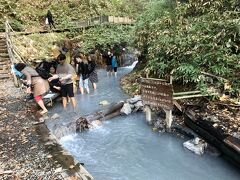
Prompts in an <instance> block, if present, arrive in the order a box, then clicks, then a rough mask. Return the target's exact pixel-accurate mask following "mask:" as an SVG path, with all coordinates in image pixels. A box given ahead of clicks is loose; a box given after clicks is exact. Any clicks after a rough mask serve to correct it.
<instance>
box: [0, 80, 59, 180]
mask: <svg viewBox="0 0 240 180" xmlns="http://www.w3.org/2000/svg"><path fill="white" fill-rule="evenodd" d="M24 96H25V94H24V92H22V91H20V90H19V89H17V88H16V87H15V86H14V85H13V82H12V80H10V79H8V80H5V81H1V87H0V114H1V116H0V132H1V136H0V155H1V156H0V179H60V180H61V179H63V178H62V176H61V175H60V174H59V173H58V171H59V168H61V165H60V164H59V163H58V162H57V161H55V160H53V158H52V155H51V154H50V153H49V152H48V151H47V150H46V147H45V145H44V144H43V143H42V142H41V137H40V135H39V134H38V132H37V130H36V125H34V122H36V117H35V116H34V115H35V114H36V111H37V109H36V105H35V103H34V102H33V103H29V102H26V101H23V99H24Z"/></svg>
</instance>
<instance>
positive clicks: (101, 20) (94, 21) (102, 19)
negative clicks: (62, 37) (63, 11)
mask: <svg viewBox="0 0 240 180" xmlns="http://www.w3.org/2000/svg"><path fill="white" fill-rule="evenodd" d="M133 23H135V20H134V19H131V18H129V17H115V16H99V17H94V18H91V19H87V20H83V21H75V22H74V24H75V26H76V27H80V28H81V27H82V28H84V27H91V26H96V25H100V24H125V25H131V24H133Z"/></svg>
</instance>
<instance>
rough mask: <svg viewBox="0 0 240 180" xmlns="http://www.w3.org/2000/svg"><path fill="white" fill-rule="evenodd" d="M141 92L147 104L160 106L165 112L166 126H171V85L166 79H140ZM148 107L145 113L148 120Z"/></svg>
mask: <svg viewBox="0 0 240 180" xmlns="http://www.w3.org/2000/svg"><path fill="white" fill-rule="evenodd" d="M141 93H142V100H143V103H144V104H145V105H147V106H154V107H161V108H163V110H164V111H165V113H166V123H167V128H171V124H172V109H173V87H172V84H171V83H167V82H166V80H162V79H154V78H142V79H141ZM149 109H150V108H147V111H146V114H147V117H148V119H147V120H148V121H149V114H151V112H149V111H150V110H149Z"/></svg>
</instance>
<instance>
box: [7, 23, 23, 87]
mask: <svg viewBox="0 0 240 180" xmlns="http://www.w3.org/2000/svg"><path fill="white" fill-rule="evenodd" d="M11 34H15V32H14V30H13V29H12V27H11V25H10V24H9V22H8V21H6V22H5V36H6V43H7V51H8V55H9V59H10V63H11V65H13V64H14V63H19V62H22V63H26V62H25V61H24V60H23V59H22V57H21V56H20V53H19V51H18V49H17V47H16V46H14V44H13V43H12V39H11ZM13 80H14V84H15V86H19V82H18V79H17V77H16V75H15V74H14V73H13Z"/></svg>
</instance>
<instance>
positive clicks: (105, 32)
mask: <svg viewBox="0 0 240 180" xmlns="http://www.w3.org/2000/svg"><path fill="white" fill-rule="evenodd" d="M133 39H134V38H133V28H132V27H129V26H119V25H109V26H108V25H102V26H97V27H96V28H90V29H87V30H85V31H84V33H83V34H81V35H80V36H79V41H80V42H81V46H82V51H83V52H89V51H90V50H92V49H95V48H96V49H99V50H100V51H105V50H107V49H112V48H113V47H114V49H115V51H119V48H121V47H122V46H126V45H129V44H131V43H132V41H133ZM116 47H119V48H116Z"/></svg>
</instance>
